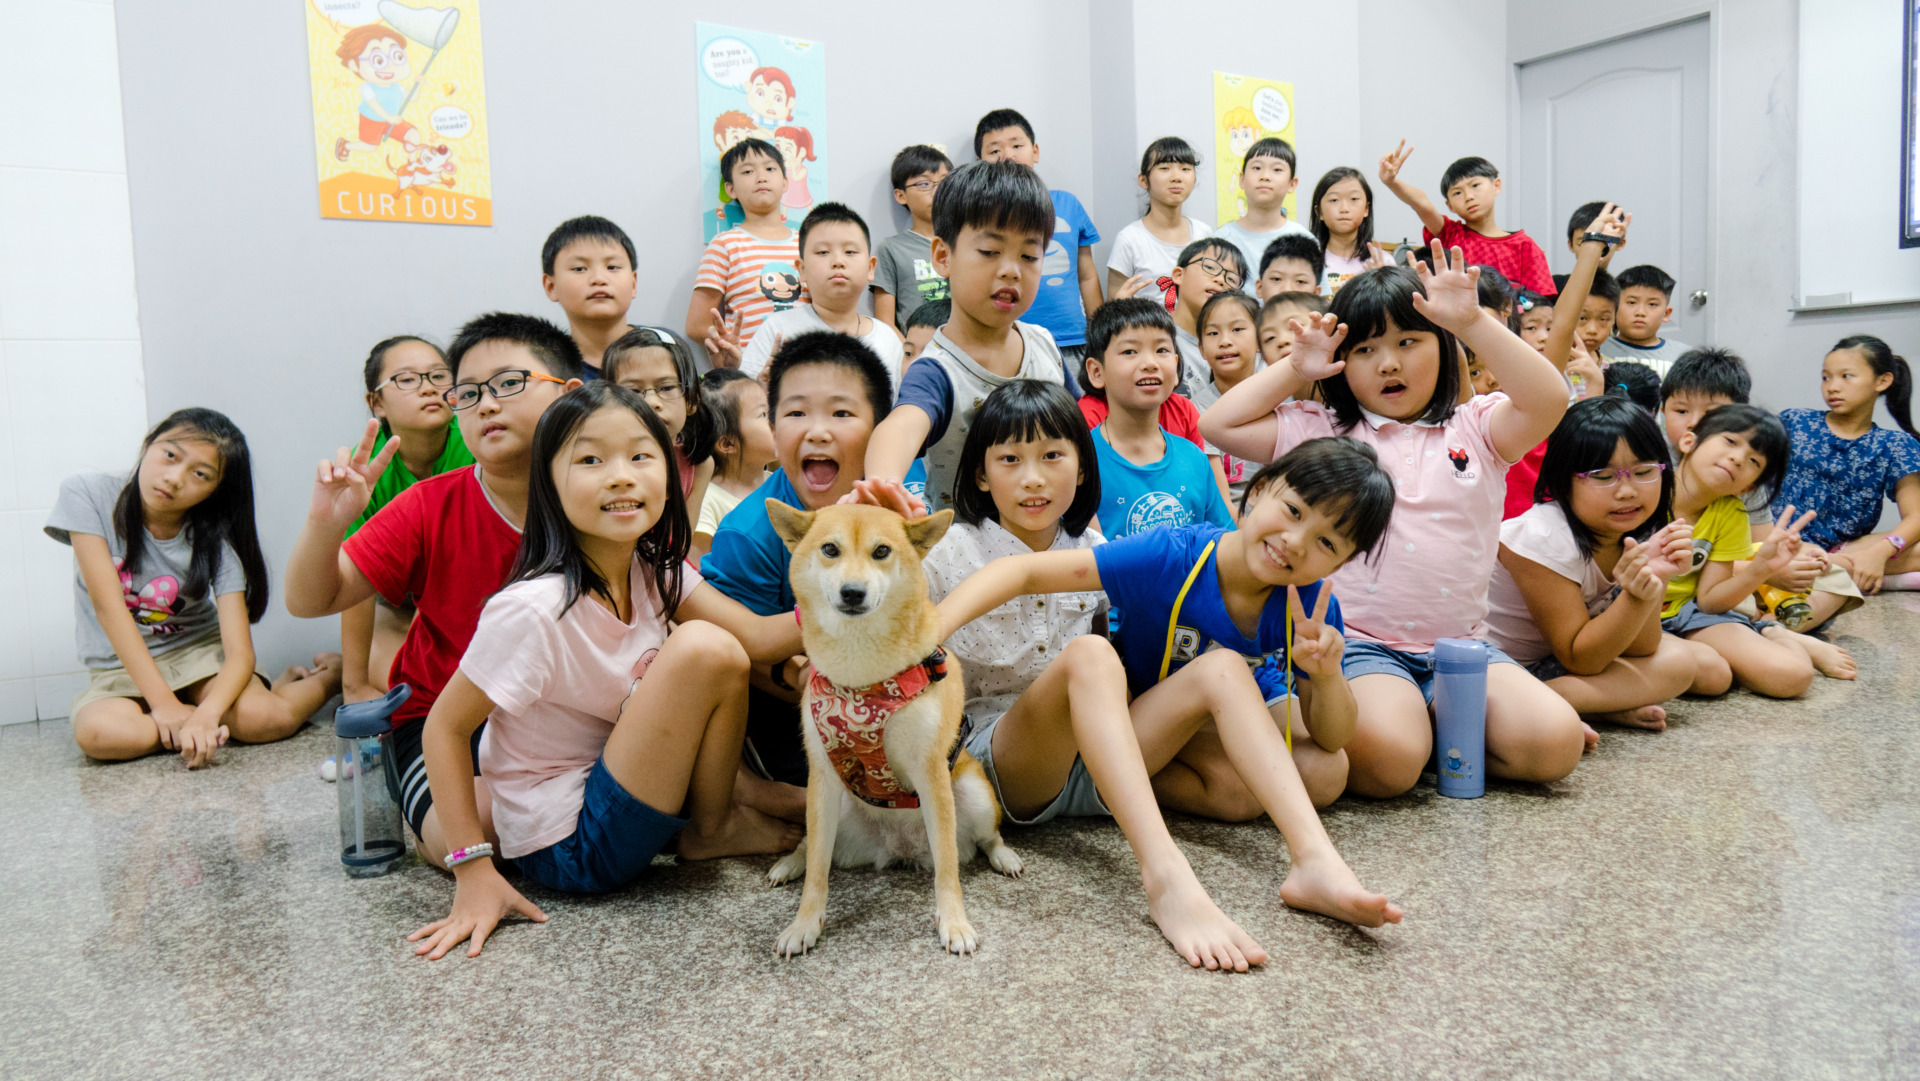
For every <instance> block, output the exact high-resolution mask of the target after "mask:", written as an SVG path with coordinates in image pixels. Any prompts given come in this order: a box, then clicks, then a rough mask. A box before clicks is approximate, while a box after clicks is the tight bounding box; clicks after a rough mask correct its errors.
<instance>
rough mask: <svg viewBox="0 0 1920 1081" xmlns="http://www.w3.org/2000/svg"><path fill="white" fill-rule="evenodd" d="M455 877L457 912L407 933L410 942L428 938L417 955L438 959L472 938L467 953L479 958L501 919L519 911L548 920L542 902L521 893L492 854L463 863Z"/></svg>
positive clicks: (454, 903) (541, 921)
mask: <svg viewBox="0 0 1920 1081" xmlns="http://www.w3.org/2000/svg"><path fill="white" fill-rule="evenodd" d="M453 877H454V887H453V914H452V915H450V916H448V917H447V918H446V919H444V920H435V921H433V922H432V923H430V924H427V925H426V926H425V927H422V928H420V929H419V930H418V931H415V932H414V933H412V934H410V935H408V936H407V941H408V942H420V940H421V939H425V940H426V941H424V942H420V945H418V946H416V947H414V950H413V952H414V956H416V957H417V956H419V955H421V954H425V955H426V957H427V960H429V961H438V960H439V959H440V958H441V957H443V956H445V955H446V952H447V951H448V950H450V949H452V948H454V947H455V946H458V945H459V944H460V943H462V942H465V941H467V940H468V939H472V940H473V945H472V946H470V947H469V948H468V949H467V956H468V957H478V956H480V947H481V946H483V945H485V944H486V941H487V936H488V935H490V934H492V933H493V929H494V928H495V927H498V926H500V921H501V920H504V919H506V918H507V917H508V916H511V915H513V914H514V913H516V912H517V913H519V914H520V915H522V916H525V917H527V918H528V919H530V920H532V921H534V922H535V923H545V922H547V914H546V913H545V912H542V911H540V906H539V905H536V904H534V903H533V902H532V901H529V900H527V899H526V898H525V897H523V896H521V894H520V891H519V890H516V889H514V888H513V886H512V884H511V883H509V882H508V881H507V880H506V879H505V878H503V877H501V875H500V869H499V868H497V867H495V866H494V865H493V857H491V856H482V857H480V858H479V859H476V860H471V861H469V862H467V863H463V864H461V865H460V866H459V867H458V868H456V869H455V871H454V875H453Z"/></svg>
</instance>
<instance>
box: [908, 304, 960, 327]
mask: <svg viewBox="0 0 1920 1081" xmlns="http://www.w3.org/2000/svg"><path fill="white" fill-rule="evenodd" d="M952 318H953V301H952V300H950V299H948V298H946V297H941V298H940V299H939V300H929V301H925V302H923V303H921V304H918V305H915V306H914V309H913V311H912V312H909V313H908V315H907V325H906V327H905V328H904V329H906V330H912V329H914V328H915V327H930V328H932V329H934V330H939V329H940V328H941V327H944V326H946V325H947V320H949V319H952Z"/></svg>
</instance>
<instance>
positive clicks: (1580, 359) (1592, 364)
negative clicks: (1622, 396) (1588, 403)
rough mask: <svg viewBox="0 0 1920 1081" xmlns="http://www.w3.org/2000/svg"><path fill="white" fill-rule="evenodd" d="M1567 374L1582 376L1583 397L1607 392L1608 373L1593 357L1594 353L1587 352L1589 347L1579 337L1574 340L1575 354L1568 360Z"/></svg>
mask: <svg viewBox="0 0 1920 1081" xmlns="http://www.w3.org/2000/svg"><path fill="white" fill-rule="evenodd" d="M1567 375H1568V376H1569V377H1572V376H1576V375H1577V376H1579V377H1580V379H1581V381H1582V383H1583V386H1582V387H1581V394H1580V396H1581V397H1582V398H1598V397H1600V396H1601V395H1602V394H1605V393H1606V392H1607V373H1606V372H1605V371H1602V370H1601V368H1600V362H1599V361H1597V360H1594V359H1593V354H1592V353H1589V352H1587V347H1586V346H1585V345H1584V344H1582V343H1581V341H1580V339H1578V338H1575V339H1574V340H1573V356H1572V357H1571V358H1569V359H1568V360H1567ZM1569 383H1571V379H1569Z"/></svg>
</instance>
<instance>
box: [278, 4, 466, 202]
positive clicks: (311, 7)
mask: <svg viewBox="0 0 1920 1081" xmlns="http://www.w3.org/2000/svg"><path fill="white" fill-rule="evenodd" d="M301 3H302V4H303V6H304V7H305V8H306V11H307V69H308V72H309V74H310V76H311V77H312V81H313V139H314V156H315V159H316V160H317V162H318V164H319V170H320V216H321V217H323V218H353V219H359V220H365V221H404V222H414V223H418V224H424V225H491V224H493V179H492V171H491V169H490V167H489V160H488V150H489V144H488V137H487V98H486V85H485V80H484V78H483V77H482V71H481V62H480V0H406V2H405V3H402V2H401V0H301Z"/></svg>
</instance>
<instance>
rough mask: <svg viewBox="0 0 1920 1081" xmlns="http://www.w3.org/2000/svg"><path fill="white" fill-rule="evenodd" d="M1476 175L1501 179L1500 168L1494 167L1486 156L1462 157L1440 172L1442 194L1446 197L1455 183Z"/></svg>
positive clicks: (1489, 178)
mask: <svg viewBox="0 0 1920 1081" xmlns="http://www.w3.org/2000/svg"><path fill="white" fill-rule="evenodd" d="M1476 176H1484V177H1486V178H1487V179H1488V180H1498V179H1500V170H1498V169H1496V168H1494V167H1493V163H1492V162H1490V161H1488V160H1487V159H1485V158H1481V157H1471V158H1461V159H1460V160H1458V161H1456V162H1454V163H1453V164H1452V165H1449V166H1447V171H1446V172H1444V173H1441V174H1440V194H1441V196H1442V197H1444V196H1445V195H1446V194H1447V193H1448V192H1450V191H1452V190H1453V186H1454V185H1455V184H1458V183H1460V182H1461V181H1462V180H1467V179H1470V178H1472V177H1476Z"/></svg>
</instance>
